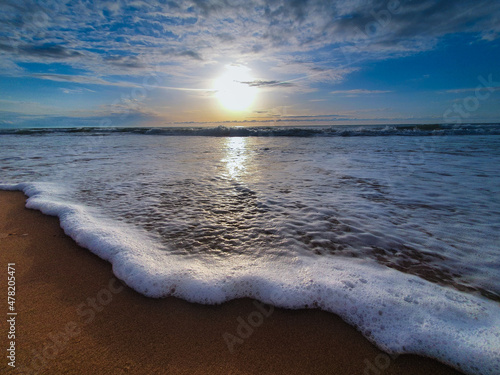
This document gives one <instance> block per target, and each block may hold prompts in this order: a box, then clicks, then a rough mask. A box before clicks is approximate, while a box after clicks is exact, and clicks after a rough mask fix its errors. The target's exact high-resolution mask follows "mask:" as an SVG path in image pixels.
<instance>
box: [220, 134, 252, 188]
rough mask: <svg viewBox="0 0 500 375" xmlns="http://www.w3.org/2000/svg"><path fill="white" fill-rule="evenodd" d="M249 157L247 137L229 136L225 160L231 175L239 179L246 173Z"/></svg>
mask: <svg viewBox="0 0 500 375" xmlns="http://www.w3.org/2000/svg"><path fill="white" fill-rule="evenodd" d="M247 159H248V153H247V138H245V137H231V138H228V139H227V141H226V157H225V158H224V159H223V161H224V162H225V163H226V169H227V173H228V175H229V177H231V178H232V179H235V180H237V179H238V178H239V177H241V176H242V175H243V174H245V173H246V172H247V171H246V169H247V168H246V165H247Z"/></svg>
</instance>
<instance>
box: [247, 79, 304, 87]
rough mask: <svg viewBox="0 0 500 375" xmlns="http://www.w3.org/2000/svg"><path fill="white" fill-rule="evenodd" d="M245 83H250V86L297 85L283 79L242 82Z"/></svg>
mask: <svg viewBox="0 0 500 375" xmlns="http://www.w3.org/2000/svg"><path fill="white" fill-rule="evenodd" d="M240 83H243V84H244V85H248V86H250V87H292V86H295V84H293V83H292V82H282V81H262V80H254V81H250V82H240Z"/></svg>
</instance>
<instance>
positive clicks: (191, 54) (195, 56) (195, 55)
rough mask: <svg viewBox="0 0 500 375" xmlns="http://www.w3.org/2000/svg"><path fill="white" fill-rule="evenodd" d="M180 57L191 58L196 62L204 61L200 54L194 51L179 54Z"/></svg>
mask: <svg viewBox="0 0 500 375" xmlns="http://www.w3.org/2000/svg"><path fill="white" fill-rule="evenodd" d="M179 56H186V57H190V58H192V59H194V60H198V61H203V58H202V57H201V55H200V54H199V53H198V52H195V51H192V50H187V51H182V52H180V53H179Z"/></svg>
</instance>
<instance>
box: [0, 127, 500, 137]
mask: <svg viewBox="0 0 500 375" xmlns="http://www.w3.org/2000/svg"><path fill="white" fill-rule="evenodd" d="M49 134H75V135H100V136H102V135H108V134H143V135H162V136H201V137H380V136H445V135H448V136H449V135H454V136H455V135H456V136H458V135H500V124H454V125H450V124H445V125H443V124H421V125H366V126H353V125H350V126H347V125H343V126H326V127H325V126H304V127H286V126H285V127H283V126H280V127H277V126H267V127H264V126H259V127H226V126H217V127H168V128H166V127H134V128H125V127H124V128H120V127H81V128H31V129H0V135H37V136H40V135H49Z"/></svg>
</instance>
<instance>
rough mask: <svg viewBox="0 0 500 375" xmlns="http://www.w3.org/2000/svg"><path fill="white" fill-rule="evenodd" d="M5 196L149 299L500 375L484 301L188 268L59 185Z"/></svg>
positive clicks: (332, 267) (428, 288) (348, 270)
mask: <svg viewBox="0 0 500 375" xmlns="http://www.w3.org/2000/svg"><path fill="white" fill-rule="evenodd" d="M0 189H8V190H22V191H24V192H25V194H26V195H28V196H29V197H30V198H29V199H28V201H27V204H26V206H27V207H29V208H33V209H38V210H40V211H42V212H43V213H45V214H48V215H57V216H58V217H59V218H60V221H61V227H62V228H63V229H64V231H65V233H66V234H68V235H69V236H71V237H72V238H73V239H74V240H75V241H76V242H77V243H79V244H80V245H82V246H84V247H86V248H88V249H90V250H91V251H92V252H93V253H95V254H96V255H98V256H99V257H101V258H103V259H105V260H107V261H109V262H111V263H112V265H113V272H114V273H115V275H116V276H117V277H119V278H120V279H121V280H123V281H124V282H125V283H126V284H127V285H129V286H130V287H131V288H133V289H135V290H136V291H137V292H139V293H142V294H144V295H146V296H149V297H164V296H168V295H173V296H176V297H179V298H183V299H185V300H187V301H191V302H198V303H204V304H217V303H222V302H224V301H227V300H230V299H233V298H240V297H253V298H257V299H259V300H261V301H262V302H265V303H269V304H273V305H275V306H279V307H285V308H293V309H295V308H303V307H313V306H318V307H320V308H321V309H323V310H326V311H330V312H332V313H336V314H338V315H340V316H341V317H342V318H343V319H344V320H346V321H347V322H349V323H350V324H352V325H354V326H356V327H358V329H359V330H360V331H361V332H362V333H363V334H364V335H365V336H366V337H367V338H368V339H369V340H371V341H372V342H374V343H376V344H377V345H378V346H379V347H380V348H382V349H384V350H386V351H388V352H390V353H415V354H421V355H426V356H430V357H434V358H436V359H438V360H440V361H442V362H444V363H447V364H449V365H451V366H453V367H456V368H458V369H460V370H462V371H464V372H466V373H470V374H498V373H500V307H499V305H498V304H497V303H495V302H492V301H490V300H487V299H484V298H482V297H478V296H474V295H471V294H466V293H462V292H458V291H456V290H452V289H450V288H446V287H442V286H438V285H436V284H433V283H430V282H428V281H425V280H422V279H420V278H418V277H416V276H412V275H408V274H404V273H401V272H398V271H396V270H394V269H390V268H387V267H383V266H381V265H378V264H376V263H374V262H372V261H368V260H360V259H344V258H338V257H337V258H333V257H312V256H300V257H299V256H295V257H288V258H280V259H279V262H278V261H276V260H274V259H273V258H271V257H267V258H266V257H265V256H264V257H262V258H261V259H260V260H259V261H257V260H256V259H254V258H249V257H244V256H241V257H238V262H235V261H232V262H223V261H221V260H217V259H215V258H214V259H211V260H202V259H201V258H195V257H188V258H186V257H184V258H183V257H180V256H176V255H172V254H171V253H169V252H168V251H166V250H165V249H164V247H162V246H159V244H157V243H156V242H155V241H154V240H153V239H152V238H150V237H149V236H148V235H147V234H146V233H145V232H140V231H139V230H137V229H136V228H133V227H131V226H129V225H126V224H122V223H117V222H114V221H111V220H110V219H107V218H105V217H104V216H103V215H102V214H101V213H100V212H99V211H98V210H96V209H93V208H89V207H85V206H82V205H78V204H73V203H71V202H69V201H67V200H65V199H64V197H65V194H64V191H63V190H61V188H60V187H57V186H56V185H54V184H51V183H33V184H18V185H0ZM334 334H335V332H332V335H334Z"/></svg>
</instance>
